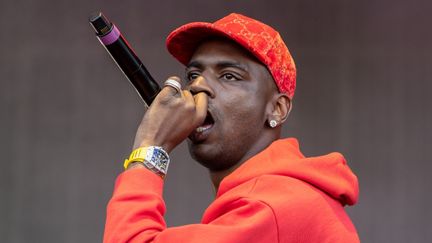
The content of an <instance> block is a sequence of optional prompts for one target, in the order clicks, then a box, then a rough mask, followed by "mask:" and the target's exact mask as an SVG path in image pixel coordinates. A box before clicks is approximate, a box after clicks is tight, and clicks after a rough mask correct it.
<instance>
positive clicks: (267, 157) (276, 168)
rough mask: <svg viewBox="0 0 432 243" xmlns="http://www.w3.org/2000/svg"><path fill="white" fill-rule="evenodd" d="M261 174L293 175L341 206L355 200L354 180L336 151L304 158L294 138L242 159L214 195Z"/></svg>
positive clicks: (355, 186) (357, 189)
mask: <svg viewBox="0 0 432 243" xmlns="http://www.w3.org/2000/svg"><path fill="white" fill-rule="evenodd" d="M261 175H279V176H288V177H292V178H296V179H298V180H301V181H304V182H306V183H309V184H310V185H313V186H314V187H316V188H318V189H320V190H321V191H324V192H325V193H327V194H328V195H330V196H331V197H332V198H334V199H336V200H338V201H339V202H340V203H341V204H342V205H346V204H348V205H354V204H355V203H356V202H357V200H358V194H359V188H358V180H357V177H356V176H355V175H354V173H353V172H352V171H351V169H350V168H349V167H348V165H347V163H346V160H345V158H344V157H343V155H342V154H340V153H336V152H334V153H330V154H327V155H323V156H318V157H308V158H306V157H305V156H304V155H303V154H302V153H301V152H300V149H299V144H298V141H297V139H295V138H287V139H280V140H277V141H275V142H273V143H272V144H271V145H270V146H269V147H268V148H266V149H265V150H263V151H261V152H260V153H258V154H257V155H255V156H254V157H252V158H250V159H249V160H247V161H245V162H244V163H243V164H242V165H241V166H240V167H239V168H237V169H236V170H235V171H233V172H232V173H231V174H229V175H228V176H227V177H225V178H224V179H223V180H222V182H221V183H220V185H219V189H218V192H217V197H219V196H221V195H222V194H224V193H225V192H226V191H228V190H230V189H232V188H234V187H236V186H237V185H240V184H242V183H244V182H246V181H249V180H251V179H254V178H256V177H259V176H261Z"/></svg>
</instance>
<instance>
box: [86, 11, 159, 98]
mask: <svg viewBox="0 0 432 243" xmlns="http://www.w3.org/2000/svg"><path fill="white" fill-rule="evenodd" d="M89 22H90V25H91V26H93V28H94V30H95V31H96V37H97V38H98V39H99V41H100V43H101V44H102V45H103V46H104V47H105V49H106V50H107V51H108V53H109V54H110V55H111V57H112V59H113V60H114V62H115V63H116V64H117V66H118V67H119V68H120V70H121V71H122V72H123V74H124V75H125V76H126V78H127V79H128V80H129V81H130V82H131V83H132V85H133V86H134V87H135V90H136V91H137V92H138V94H139V95H140V96H141V98H142V99H143V100H144V102H145V103H146V104H147V105H148V106H150V104H151V103H152V101H153V100H154V98H155V97H156V95H157V94H158V93H159V91H160V90H161V88H160V86H159V85H158V83H156V81H155V80H154V79H153V78H152V76H151V75H150V73H149V72H148V71H147V69H146V68H145V66H144V65H143V64H142V62H141V61H140V59H139V58H138V57H137V55H136V54H135V52H134V51H133V50H132V48H131V47H130V46H129V43H128V42H127V41H126V39H125V38H124V37H123V35H122V34H121V33H120V31H119V29H118V28H117V27H116V26H115V25H114V24H113V23H111V22H110V21H109V20H108V19H107V18H106V17H105V16H104V15H103V14H102V13H101V12H97V13H95V14H93V15H91V16H90V17H89Z"/></svg>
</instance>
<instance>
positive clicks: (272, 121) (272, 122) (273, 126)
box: [270, 120, 277, 128]
mask: <svg viewBox="0 0 432 243" xmlns="http://www.w3.org/2000/svg"><path fill="white" fill-rule="evenodd" d="M276 125H277V121H275V120H271V121H270V127H271V128H275V127H276Z"/></svg>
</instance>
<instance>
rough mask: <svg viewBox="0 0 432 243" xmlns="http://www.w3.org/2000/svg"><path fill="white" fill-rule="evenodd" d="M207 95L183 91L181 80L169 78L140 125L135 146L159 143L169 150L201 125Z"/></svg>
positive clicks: (157, 144) (204, 115)
mask: <svg viewBox="0 0 432 243" xmlns="http://www.w3.org/2000/svg"><path fill="white" fill-rule="evenodd" d="M207 99H208V97H207V94H206V93H204V92H200V93H197V94H195V95H193V94H192V93H191V92H190V91H189V90H182V89H181V85H180V79H179V78H178V77H170V78H168V80H167V81H165V83H164V88H163V89H162V90H161V92H160V93H159V94H158V95H157V96H156V98H155V100H154V101H153V103H152V105H151V106H150V107H149V109H148V110H147V112H146V113H145V115H144V117H143V120H142V121H141V124H140V125H139V127H138V130H137V133H136V137H135V142H134V147H133V148H134V149H136V148H138V147H146V146H150V145H151V146H160V147H163V148H164V150H165V151H167V152H168V153H169V152H171V151H172V150H173V149H174V148H175V147H176V146H177V145H178V144H179V143H181V142H182V141H183V140H184V139H186V138H187V136H188V135H189V134H190V133H191V132H192V131H193V130H194V129H195V128H196V127H198V126H199V125H200V124H202V123H203V122H204V120H205V118H206V116H207V104H208V100H207Z"/></svg>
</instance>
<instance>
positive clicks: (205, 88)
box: [189, 76, 215, 98]
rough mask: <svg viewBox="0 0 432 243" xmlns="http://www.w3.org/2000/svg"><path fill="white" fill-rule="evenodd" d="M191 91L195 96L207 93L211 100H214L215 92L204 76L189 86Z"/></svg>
mask: <svg viewBox="0 0 432 243" xmlns="http://www.w3.org/2000/svg"><path fill="white" fill-rule="evenodd" d="M189 91H190V92H191V93H192V94H193V95H195V94H198V93H200V92H204V93H206V94H207V95H208V96H209V97H210V98H214V96H215V92H214V90H213V88H212V87H211V86H210V85H209V82H208V81H207V80H206V78H205V77H204V76H199V77H197V78H196V79H194V80H193V81H191V83H190V84H189Z"/></svg>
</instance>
